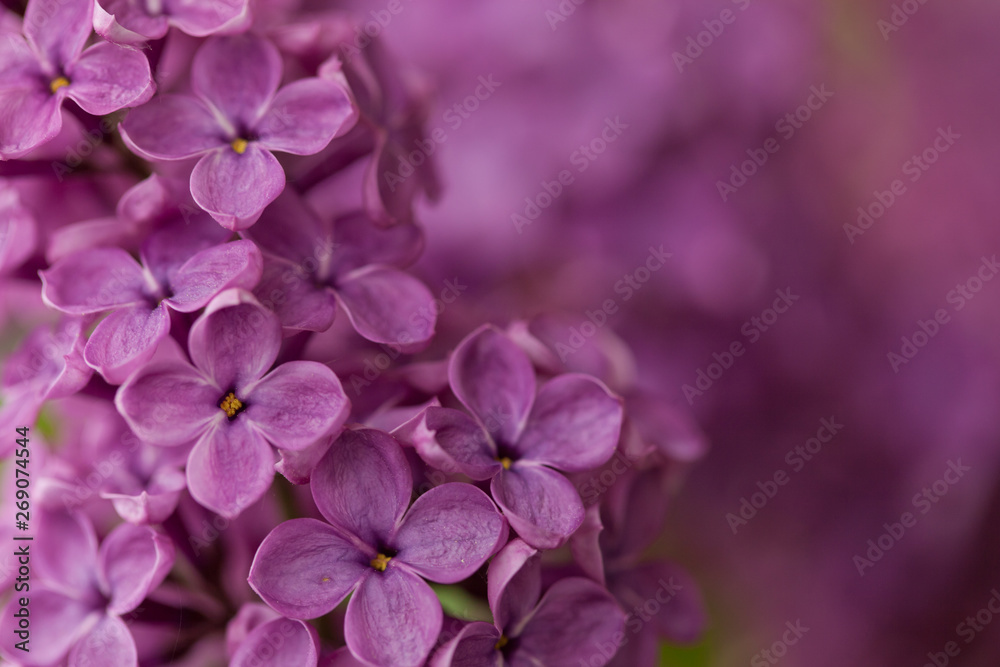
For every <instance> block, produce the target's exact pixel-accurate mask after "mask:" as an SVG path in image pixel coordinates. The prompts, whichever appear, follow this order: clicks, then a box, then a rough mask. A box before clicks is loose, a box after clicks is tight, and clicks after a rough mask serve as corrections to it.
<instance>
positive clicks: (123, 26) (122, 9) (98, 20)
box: [94, 0, 169, 44]
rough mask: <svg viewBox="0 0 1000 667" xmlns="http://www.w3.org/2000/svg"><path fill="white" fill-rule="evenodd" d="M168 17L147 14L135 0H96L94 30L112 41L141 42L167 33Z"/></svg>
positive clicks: (119, 42) (116, 42)
mask: <svg viewBox="0 0 1000 667" xmlns="http://www.w3.org/2000/svg"><path fill="white" fill-rule="evenodd" d="M168 28H169V26H168V24H167V17H165V16H163V15H162V14H160V15H157V16H153V15H151V14H148V13H147V12H146V11H145V9H144V8H143V6H142V3H141V2H137V1H136V0H97V3H96V4H95V6H94V30H95V31H96V32H97V34H98V35H100V36H101V37H103V38H104V39H106V40H108V41H109V42H112V43H114V44H141V43H142V42H145V41H146V40H150V39H160V38H161V37H163V36H164V35H166V34H167V29H168Z"/></svg>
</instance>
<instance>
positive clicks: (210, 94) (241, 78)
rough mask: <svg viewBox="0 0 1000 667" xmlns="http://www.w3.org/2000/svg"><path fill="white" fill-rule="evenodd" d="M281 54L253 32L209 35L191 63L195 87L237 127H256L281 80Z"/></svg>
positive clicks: (195, 89)
mask: <svg viewBox="0 0 1000 667" xmlns="http://www.w3.org/2000/svg"><path fill="white" fill-rule="evenodd" d="M281 69H282V68H281V55H280V54H279V53H278V49H276V48H275V47H274V45H273V44H271V43H270V42H269V41H267V40H266V39H264V38H262V37H259V36H257V35H255V34H253V33H244V34H242V35H229V36H225V37H209V38H208V40H206V41H205V43H204V44H202V45H201V47H200V48H199V49H198V52H197V53H196V54H195V56H194V60H193V61H192V63H191V88H192V90H193V91H194V93H195V94H196V95H198V96H199V97H201V98H202V99H203V100H205V101H207V102H208V103H209V104H211V105H212V106H214V107H215V108H216V109H218V110H219V111H220V112H222V114H223V116H225V117H226V119H227V120H228V121H229V122H230V123H232V124H233V126H234V127H240V126H242V127H247V128H251V127H254V125H255V124H256V122H257V121H258V119H259V118H260V117H261V116H262V115H263V114H264V113H265V111H266V110H267V105H268V104H269V103H270V101H271V99H272V97H273V96H274V93H275V91H277V90H278V84H279V83H280V82H281Z"/></svg>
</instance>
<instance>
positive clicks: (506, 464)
mask: <svg viewBox="0 0 1000 667" xmlns="http://www.w3.org/2000/svg"><path fill="white" fill-rule="evenodd" d="M497 461H499V462H500V465H502V466H503V469H504V470H510V464H511V463H512V461H511V460H510V457H509V456H502V457H500V458H498V459H497Z"/></svg>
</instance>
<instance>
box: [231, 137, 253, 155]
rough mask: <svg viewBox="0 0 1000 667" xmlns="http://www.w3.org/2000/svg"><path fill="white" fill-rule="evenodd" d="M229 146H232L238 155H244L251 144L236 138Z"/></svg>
mask: <svg viewBox="0 0 1000 667" xmlns="http://www.w3.org/2000/svg"><path fill="white" fill-rule="evenodd" d="M229 145H230V146H232V147H233V150H234V151H236V152H237V153H238V154H240V155H243V154H244V153H245V152H246V150H247V146H249V145H250V142H249V141H247V140H246V139H240V138H236V139H233V141H232V143H231V144H229Z"/></svg>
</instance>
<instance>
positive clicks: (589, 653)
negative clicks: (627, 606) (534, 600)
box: [511, 577, 625, 665]
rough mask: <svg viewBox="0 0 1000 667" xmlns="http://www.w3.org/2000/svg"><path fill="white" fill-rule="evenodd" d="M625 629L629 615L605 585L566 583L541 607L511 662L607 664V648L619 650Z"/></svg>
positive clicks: (573, 579) (546, 597)
mask: <svg viewBox="0 0 1000 667" xmlns="http://www.w3.org/2000/svg"><path fill="white" fill-rule="evenodd" d="M624 630H625V612H624V611H622V609H621V607H619V606H618V603H617V602H615V599H614V598H613V597H612V596H611V594H610V593H608V592H607V591H606V590H605V589H604V588H603V587H602V586H600V585H598V584H595V583H594V582H593V581H591V580H590V579H585V578H583V577H571V578H569V579H561V580H559V581H557V582H556V583H554V584H553V585H552V587H551V588H549V590H548V591H546V592H545V595H544V596H543V597H542V600H541V602H539V603H538V607H537V608H536V609H535V612H534V614H532V616H531V618H530V620H529V621H528V622H527V625H525V627H524V630H523V631H522V632H521V634H520V637H519V639H520V642H519V644H518V646H517V649H515V651H514V654H513V655H512V656H511V662H513V663H514V664H517V662H518V659H521V660H526V661H529V662H528V664H540V665H576V664H578V663H580V662H581V661H582V662H583V664H586V665H591V664H593V665H604V664H606V663H607V660H608V659H609V658H610V656H608V655H607V651H606V650H605V647H607V646H608V645H611V646H613V647H617V646H618V644H619V643H620V642H621V638H622V636H623V635H624Z"/></svg>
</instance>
